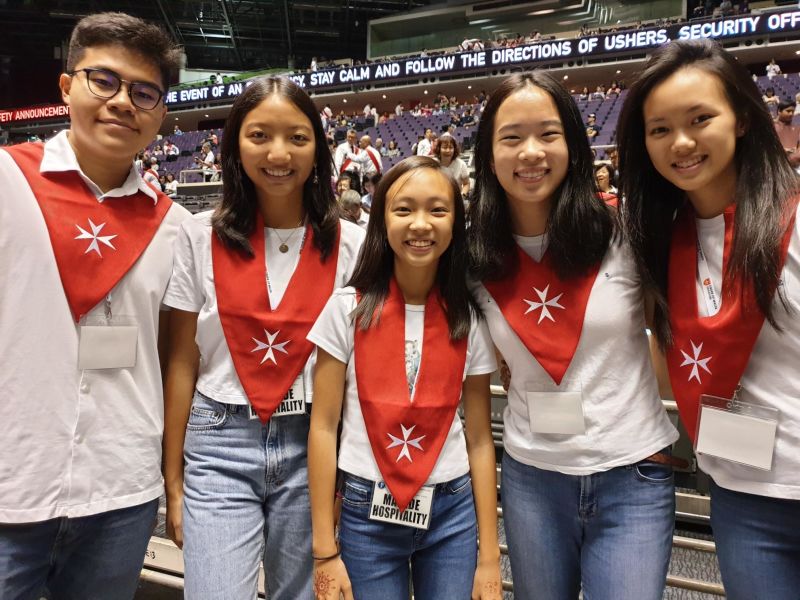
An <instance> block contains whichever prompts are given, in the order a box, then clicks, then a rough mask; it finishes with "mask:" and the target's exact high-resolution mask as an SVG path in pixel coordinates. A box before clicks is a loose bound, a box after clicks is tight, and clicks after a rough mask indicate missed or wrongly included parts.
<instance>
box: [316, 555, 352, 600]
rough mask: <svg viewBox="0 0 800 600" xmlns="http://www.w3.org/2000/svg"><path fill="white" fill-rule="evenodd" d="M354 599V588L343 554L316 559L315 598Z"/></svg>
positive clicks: (321, 599)
mask: <svg viewBox="0 0 800 600" xmlns="http://www.w3.org/2000/svg"><path fill="white" fill-rule="evenodd" d="M340 595H341V596H343V597H344V600H354V598H353V588H352V587H351V585H350V578H349V577H348V576H347V569H346V568H345V566H344V562H343V561H342V557H341V556H337V557H336V558H332V559H330V560H315V561H314V600H339V597H340Z"/></svg>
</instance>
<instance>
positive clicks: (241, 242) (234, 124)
mask: <svg viewBox="0 0 800 600" xmlns="http://www.w3.org/2000/svg"><path fill="white" fill-rule="evenodd" d="M272 95H277V96H280V97H282V98H285V99H286V100H288V101H289V102H291V103H292V104H294V105H295V106H296V107H297V108H298V110H300V112H302V113H303V114H304V115H305V116H306V117H308V120H309V121H310V122H311V127H312V128H313V131H314V147H315V150H314V171H313V173H312V175H311V176H310V177H309V178H308V179H307V180H306V182H305V184H304V186H303V208H305V211H306V215H307V216H308V221H309V223H310V224H311V227H312V229H313V230H314V245H315V246H316V247H317V248H318V249H319V251H320V252H321V253H322V257H323V260H324V259H326V258H327V257H328V256H329V255H330V253H331V251H332V250H333V246H334V244H335V243H336V234H337V231H338V229H337V228H338V226H339V209H338V207H337V205H336V199H335V198H334V196H333V190H331V186H330V181H331V152H330V149H329V148H328V144H327V143H326V142H325V132H324V131H323V130H322V121H320V118H319V113H318V111H317V108H316V106H314V103H313V102H312V101H311V98H309V97H308V94H306V93H305V92H304V91H303V89H302V88H301V87H299V86H298V85H297V84H295V83H294V82H293V81H291V80H290V79H287V78H285V77H260V78H258V79H254V80H253V81H252V83H250V85H249V86H248V87H247V89H245V91H244V92H243V93H242V94H240V95H239V96H238V97H237V98H236V100H235V101H234V103H233V106H232V107H231V112H230V114H229V115H228V119H227V121H225V135H224V136H223V138H222V182H223V188H222V202H221V203H220V204H219V205H218V206H217V208H216V210H215V211H214V215H213V216H212V218H211V224H212V226H213V228H214V233H216V234H217V236H218V237H219V239H220V240H221V241H222V242H223V243H224V244H225V245H227V246H229V247H231V248H234V249H237V250H240V251H242V252H244V253H245V254H248V255H250V256H252V255H253V249H252V248H251V247H250V241H249V239H248V238H249V237H250V234H251V233H252V231H253V227H254V226H255V222H256V211H257V210H258V201H257V198H256V190H255V186H254V185H253V182H252V181H251V180H250V178H249V177H248V176H247V173H245V172H244V169H243V168H242V163H241V160H240V153H239V131H240V130H241V128H242V122H243V121H244V119H245V117H246V116H247V114H248V113H249V112H250V111H251V110H253V109H254V108H255V107H256V106H258V105H259V104H261V103H262V102H263V101H264V100H266V99H267V98H268V97H270V96H272Z"/></svg>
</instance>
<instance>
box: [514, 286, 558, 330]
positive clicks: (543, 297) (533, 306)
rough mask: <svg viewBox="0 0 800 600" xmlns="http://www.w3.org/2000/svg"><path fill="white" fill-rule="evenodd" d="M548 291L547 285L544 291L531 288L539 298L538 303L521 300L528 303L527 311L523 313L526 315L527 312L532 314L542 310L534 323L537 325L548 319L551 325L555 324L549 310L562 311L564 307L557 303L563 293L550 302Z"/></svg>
mask: <svg viewBox="0 0 800 600" xmlns="http://www.w3.org/2000/svg"><path fill="white" fill-rule="evenodd" d="M549 289H550V285H549V284H548V285H547V287H545V288H544V290H540V289H538V288H533V291H534V292H536V295H537V296H539V302H535V301H533V300H528V299H525V298H523V300H524V301H525V302H527V303H528V310H526V311H525V314H526V315H527V314H528V313H529V312H533V311H534V310H538V309H542V312H540V313H539V320H538V321H537V322H536V324H537V325H538V324H539V323H541V322H542V321H543V320H544V319H550V320H551V321H553V323H555V321H556V320H555V319H554V318H553V315H552V313H551V312H550V309H551V308H560V309H562V310H563V309H564V307H563V306H561V305H560V304H559V303H558V301H559V300H560V299H561V296H563V295H564V294H563V292H562V293H561V294H559V295H558V296H556V297H554V298H550V300H548V299H547V291H548V290H549Z"/></svg>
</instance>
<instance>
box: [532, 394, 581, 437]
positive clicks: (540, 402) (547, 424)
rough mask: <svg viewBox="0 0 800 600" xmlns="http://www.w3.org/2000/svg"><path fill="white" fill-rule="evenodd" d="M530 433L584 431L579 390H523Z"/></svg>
mask: <svg viewBox="0 0 800 600" xmlns="http://www.w3.org/2000/svg"><path fill="white" fill-rule="evenodd" d="M525 395H526V397H527V400H528V423H530V428H531V432H532V433H555V434H561V435H581V434H584V433H586V423H585V421H584V418H583V394H582V393H581V392H579V391H578V392H525Z"/></svg>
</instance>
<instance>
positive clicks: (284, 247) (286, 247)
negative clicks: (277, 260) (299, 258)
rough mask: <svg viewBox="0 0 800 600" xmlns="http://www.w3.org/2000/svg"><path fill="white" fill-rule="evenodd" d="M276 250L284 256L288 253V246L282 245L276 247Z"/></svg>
mask: <svg viewBox="0 0 800 600" xmlns="http://www.w3.org/2000/svg"><path fill="white" fill-rule="evenodd" d="M278 250H280V251H281V253H283V254H286V253H287V252H288V251H289V246H287V245H286V243H283V244H281V245H280V246H278Z"/></svg>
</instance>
